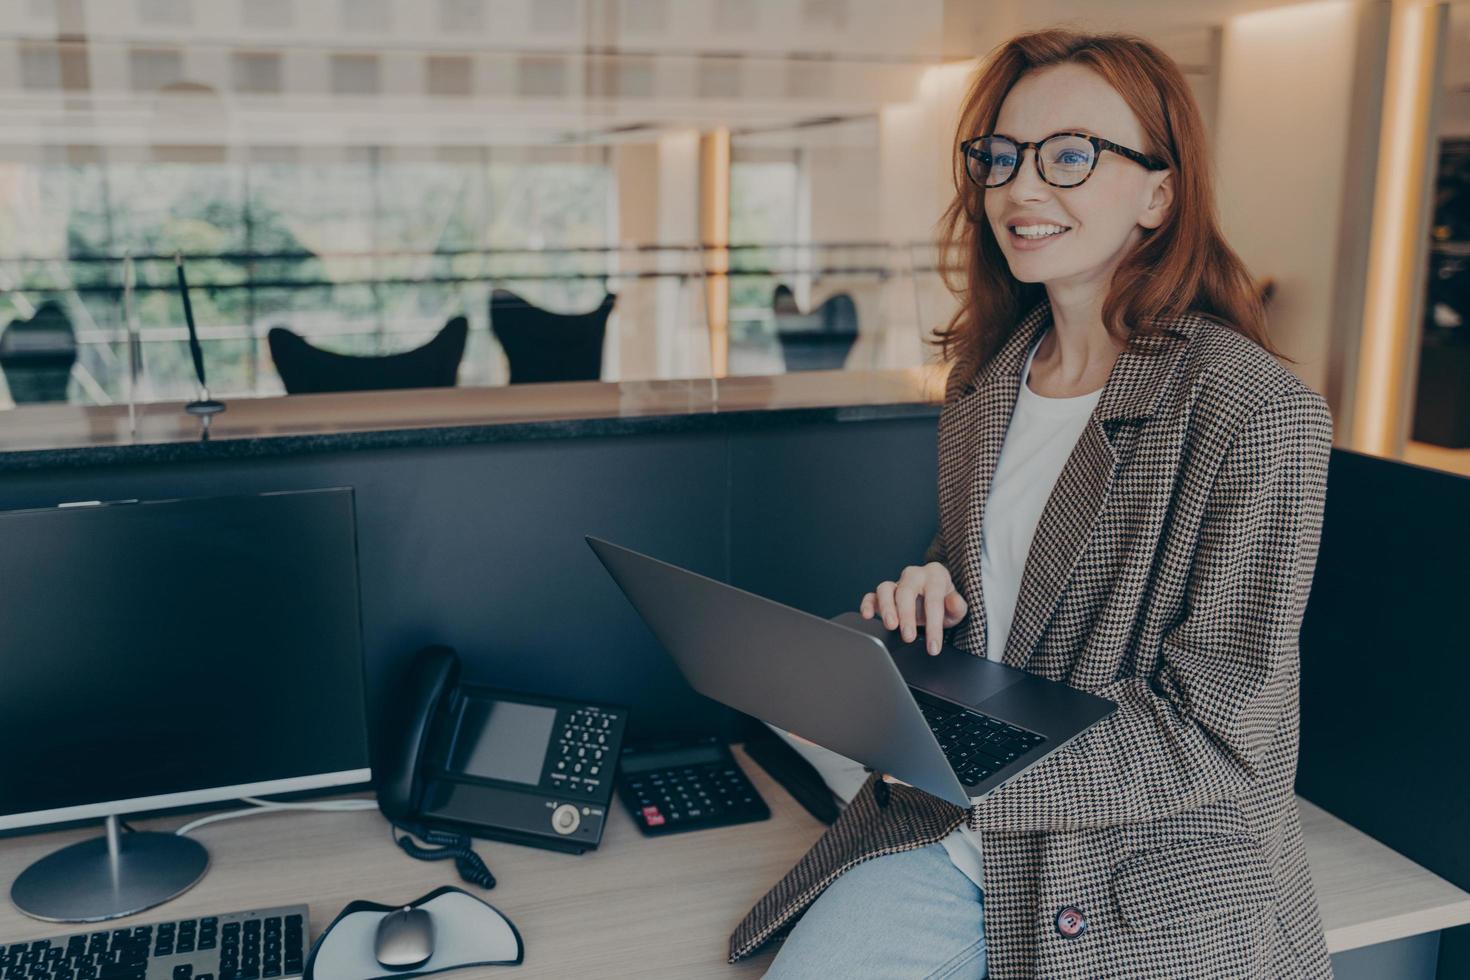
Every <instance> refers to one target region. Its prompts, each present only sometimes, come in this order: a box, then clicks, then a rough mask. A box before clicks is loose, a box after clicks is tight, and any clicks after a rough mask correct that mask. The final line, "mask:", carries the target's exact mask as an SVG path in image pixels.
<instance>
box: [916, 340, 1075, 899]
mask: <svg viewBox="0 0 1470 980" xmlns="http://www.w3.org/2000/svg"><path fill="white" fill-rule="evenodd" d="M1043 336H1045V334H1043ZM1040 344H1041V339H1040V338H1037V341H1036V343H1035V344H1033V345H1032V346H1031V350H1030V351H1029V352H1028V353H1027V355H1026V365H1025V367H1023V368H1022V369H1021V389H1020V391H1019V392H1018V393H1017V395H1016V407H1015V411H1014V412H1013V413H1012V414H1011V422H1010V425H1009V426H1008V427H1007V428H1006V436H1005V440H1004V441H1003V442H1002V443H1001V449H1000V457H999V459H998V460H997V462H996V466H995V477H994V479H993V480H991V483H990V494H989V496H988V497H986V499H985V512H984V514H983V515H982V516H981V520H980V591H981V593H982V594H983V597H984V602H985V623H986V634H987V635H986V650H985V653H986V657H987V658H988V659H990V660H1000V658H1001V653H1002V652H1003V651H1004V650H1005V646H1006V639H1007V637H1009V636H1010V633H1011V620H1012V619H1013V618H1014V617H1015V614H1016V599H1017V597H1018V596H1019V595H1020V594H1021V573H1022V571H1023V570H1024V569H1025V567H1026V556H1027V554H1029V553H1030V551H1031V539H1032V538H1033V537H1035V536H1036V525H1037V524H1039V523H1040V521H1041V511H1042V509H1043V508H1044V507H1045V506H1046V501H1047V498H1049V497H1050V496H1051V491H1052V488H1053V487H1054V486H1055V485H1056V482H1057V477H1059V476H1060V475H1061V473H1062V468H1063V467H1064V466H1065V465H1066V462H1067V457H1069V456H1071V455H1072V449H1073V447H1075V446H1076V445H1077V440H1078V438H1079V437H1080V436H1081V435H1082V430H1083V429H1084V428H1086V427H1087V421H1088V419H1090V418H1091V417H1092V410H1093V408H1095V407H1096V406H1097V401H1098V399H1099V398H1100V397H1101V396H1102V389H1101V388H1099V389H1098V390H1096V391H1091V392H1088V393H1087V394H1085V395H1077V396H1075V397H1072V398H1046V397H1044V396H1042V395H1038V394H1036V393H1035V392H1034V391H1032V390H1031V386H1030V384H1029V382H1028V379H1029V376H1030V374H1031V360H1032V358H1034V357H1035V356H1036V348H1037V347H1038V346H1040ZM943 844H944V849H945V850H946V851H948V852H949V859H950V860H951V861H953V862H954V865H955V867H957V868H959V869H960V870H961V871H963V872H964V873H965V876H966V877H968V878H969V879H970V880H971V881H973V882H974V883H975V884H976V886H977V887H980V888H984V887H985V886H984V883H983V881H982V877H981V875H982V866H981V861H980V835H979V834H977V833H975V832H974V831H972V830H970V829H969V828H968V827H966V826H965V825H964V824H960V826H959V827H958V828H957V829H956V830H955V831H954V833H952V834H950V835H949V836H948V837H946V838H945V839H944V841H943Z"/></svg>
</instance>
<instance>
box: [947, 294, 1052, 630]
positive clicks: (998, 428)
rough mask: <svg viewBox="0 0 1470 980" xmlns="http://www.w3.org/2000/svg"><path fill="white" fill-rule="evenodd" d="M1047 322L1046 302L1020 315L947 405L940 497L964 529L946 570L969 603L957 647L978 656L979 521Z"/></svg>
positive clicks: (981, 605)
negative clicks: (1029, 358) (1031, 355)
mask: <svg viewBox="0 0 1470 980" xmlns="http://www.w3.org/2000/svg"><path fill="white" fill-rule="evenodd" d="M1050 322H1051V305H1050V304H1049V303H1048V302H1046V301H1043V302H1042V303H1040V304H1039V305H1037V306H1036V307H1035V308H1034V309H1033V310H1032V311H1031V312H1030V313H1028V314H1027V315H1026V316H1025V317H1024V318H1023V319H1022V321H1021V323H1020V324H1019V325H1018V326H1017V328H1016V330H1015V331H1014V332H1013V333H1012V334H1011V336H1010V337H1008V338H1007V339H1006V342H1005V343H1004V344H1002V345H1001V347H1000V350H999V351H997V352H996V354H995V355H994V356H992V357H991V358H989V359H988V360H987V361H986V362H985V363H984V364H983V365H981V367H980V369H979V370H978V371H977V372H976V373H975V377H974V379H973V380H972V381H971V382H970V383H969V384H968V385H966V387H965V389H964V391H963V392H962V393H961V395H960V396H959V397H958V398H957V399H956V400H955V402H954V404H953V406H952V407H951V408H950V413H951V419H950V421H949V424H948V429H949V431H950V432H952V433H954V434H955V436H954V438H955V441H956V444H955V445H945V446H943V447H942V448H941V453H940V463H941V465H940V474H939V478H940V484H941V496H943V497H947V498H948V499H949V500H952V501H954V502H955V503H956V504H957V505H958V507H960V508H962V513H960V514H957V515H956V517H957V518H958V520H957V521H955V522H953V523H954V524H956V525H958V526H960V527H963V528H964V535H963V542H962V545H961V548H960V554H959V558H960V561H958V562H951V570H952V571H955V572H957V573H958V574H960V575H962V576H963V580H962V581H963V584H962V585H961V591H962V592H964V594H965V597H966V599H967V600H969V603H970V611H969V615H967V616H966V617H965V619H964V621H963V624H962V632H963V636H964V642H963V643H961V644H960V646H961V647H962V648H963V649H966V650H968V651H970V652H971V653H974V654H976V655H977V656H981V657H983V656H985V650H986V639H985V637H986V629H987V626H986V622H985V600H984V595H983V593H982V590H981V586H980V520H981V516H982V514H983V511H984V508H985V500H986V498H987V497H988V496H989V495H990V482H991V479H992V478H993V477H994V476H995V466H996V462H997V461H998V460H999V459H1000V448H1001V444H1002V443H1003V442H1004V441H1005V437H1006V428H1007V427H1008V426H1009V425H1010V422H1011V412H1012V411H1013V410H1014V409H1015V406H1016V395H1017V393H1018V392H1019V391H1020V377H1021V367H1022V365H1023V364H1024V363H1025V361H1026V352H1027V351H1028V350H1030V349H1031V344H1032V342H1033V341H1034V340H1035V339H1036V338H1037V337H1038V336H1039V335H1040V334H1041V331H1043V330H1044V329H1046V327H1047V325H1048V324H1049V323H1050ZM956 484H959V487H958V488H957V489H958V492H947V491H946V490H945V489H944V488H949V487H955V486H956ZM946 523H949V522H946ZM959 581H961V580H958V579H957V582H959Z"/></svg>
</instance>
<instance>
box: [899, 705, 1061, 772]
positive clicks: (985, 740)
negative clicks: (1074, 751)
mask: <svg viewBox="0 0 1470 980" xmlns="http://www.w3.org/2000/svg"><path fill="white" fill-rule="evenodd" d="M914 700H916V701H918V702H919V710H920V711H922V712H923V713H924V720H925V721H927V722H928V723H929V727H930V728H931V729H932V730H933V731H934V737H935V738H937V739H938V740H939V747H940V748H941V749H943V750H944V757H945V758H946V759H948V760H949V764H950V766H951V767H952V768H953V769H954V771H955V775H957V776H959V777H960V782H961V783H963V784H964V785H966V786H974V785H975V784H976V783H978V782H980V781H981V780H984V779H988V778H989V777H991V776H993V775H995V774H996V773H998V772H1000V771H1001V770H1002V769H1004V768H1005V767H1006V766H1008V765H1010V764H1011V763H1012V762H1015V761H1016V759H1018V758H1020V757H1021V756H1022V755H1025V754H1026V753H1027V752H1030V751H1031V750H1032V749H1034V748H1036V746H1038V745H1040V744H1042V743H1043V742H1045V741H1046V739H1045V738H1043V737H1042V736H1040V735H1037V734H1036V733H1035V732H1029V731H1027V730H1026V729H1024V728H1017V727H1016V726H1015V725H1008V724H1006V723H1005V722H1003V721H998V720H997V719H995V718H991V717H989V716H988V715H983V714H981V713H980V712H978V711H975V710H974V709H971V708H961V707H960V706H959V705H955V704H950V703H949V702H948V701H942V700H940V699H939V698H935V697H930V696H928V695H926V694H924V693H922V692H920V691H914Z"/></svg>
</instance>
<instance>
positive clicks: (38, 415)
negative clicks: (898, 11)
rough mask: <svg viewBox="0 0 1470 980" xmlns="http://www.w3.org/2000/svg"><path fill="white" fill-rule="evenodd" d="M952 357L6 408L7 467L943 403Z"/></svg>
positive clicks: (783, 420) (778, 418)
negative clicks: (899, 364)
mask: <svg viewBox="0 0 1470 980" xmlns="http://www.w3.org/2000/svg"><path fill="white" fill-rule="evenodd" d="M943 398H944V368H943V367H941V366H925V367H916V368H902V369H893V370H882V371H807V372H802V373H799V374H779V375H770V376H759V377H738V378H722V379H713V378H699V379H689V380H660V381H621V382H597V381H588V382H567V383H556V384H533V385H515V386H512V387H499V388H470V387H467V388H443V389H420V390H412V391H371V392H352V393H346V394H330V395H291V396H282V397H277V398H242V399H237V400H233V401H230V402H228V406H229V407H228V409H227V411H225V412H224V413H223V414H221V415H217V416H215V417H214V419H213V422H212V431H211V437H210V439H209V440H208V441H202V440H201V439H200V423H199V420H198V419H196V418H194V417H193V416H190V415H188V414H186V413H185V412H184V407H183V403H182V402H157V403H152V404H148V405H140V406H138V409H137V417H136V422H135V425H130V422H129V415H128V408H127V406H126V405H109V406H79V405H39V406H26V407H22V408H16V409H12V410H10V411H7V412H0V472H3V471H16V470H31V469H47V468H54V467H71V466H95V465H105V464H118V463H140V462H170V461H181V460H196V459H214V458H240V457H250V456H280V455H292V454H298V453H315V452H335V451H346V450H357V449H376V448H389V447H401V446H445V445H457V444H468V443H480V442H501V441H515V440H529V439H566V438H582V437H589V436H609V435H621V434H627V433H646V432H687V431H701V430H708V429H714V428H722V427H728V428H738V427H756V426H770V425H789V424H800V423H803V422H809V421H820V420H835V421H853V420H858V421H863V420H870V419H884V418H908V417H914V416H916V415H917V416H925V415H937V414H938V411H939V406H940V404H941V403H942V402H943Z"/></svg>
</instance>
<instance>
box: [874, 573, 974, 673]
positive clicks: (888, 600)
mask: <svg viewBox="0 0 1470 980" xmlns="http://www.w3.org/2000/svg"><path fill="white" fill-rule="evenodd" d="M967 611H969V607H968V606H966V605H965V597H964V596H962V595H960V593H959V591H958V590H957V589H956V588H955V587H954V580H953V579H951V578H950V575H949V569H947V568H945V567H944V566H943V565H941V564H939V562H937V561H931V562H930V563H929V564H927V565H910V566H909V567H908V568H905V569H904V570H903V572H902V574H900V575H899V576H898V581H897V582H880V583H878V587H877V588H876V589H874V590H873V591H872V592H869V593H868V594H867V595H865V596H863V601H862V603H861V604H860V605H859V606H858V612H860V613H862V616H863V618H864V619H872V618H873V617H874V616H879V617H881V618H882V620H883V625H884V626H886V627H888V628H889V629H891V630H892V629H896V630H898V631H899V635H900V636H902V637H903V641H904V642H905V643H912V642H913V641H914V638H915V637H916V636H918V628H919V625H920V624H921V623H922V625H923V627H924V638H925V641H926V642H925V648H926V649H927V650H928V651H929V655H930V656H934V655H936V654H938V653H939V648H940V646H941V645H942V644H943V643H944V631H945V630H947V629H949V628H950V627H951V626H953V625H955V624H956V623H958V622H959V621H960V620H962V619H964V618H965V613H966V612H967Z"/></svg>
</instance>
